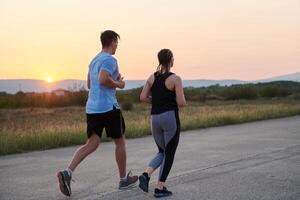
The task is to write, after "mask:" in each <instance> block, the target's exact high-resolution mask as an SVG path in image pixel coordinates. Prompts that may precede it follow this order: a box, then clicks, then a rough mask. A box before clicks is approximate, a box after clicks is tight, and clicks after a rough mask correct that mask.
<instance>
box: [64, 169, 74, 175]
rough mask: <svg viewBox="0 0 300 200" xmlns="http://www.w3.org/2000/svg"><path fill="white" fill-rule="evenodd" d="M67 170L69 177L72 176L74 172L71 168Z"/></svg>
mask: <svg viewBox="0 0 300 200" xmlns="http://www.w3.org/2000/svg"><path fill="white" fill-rule="evenodd" d="M66 170H67V172H68V174H69V176H72V174H73V172H72V170H71V169H70V168H69V167H68V168H67V169H66Z"/></svg>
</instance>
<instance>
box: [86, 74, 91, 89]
mask: <svg viewBox="0 0 300 200" xmlns="http://www.w3.org/2000/svg"><path fill="white" fill-rule="evenodd" d="M86 83H87V88H88V89H90V88H91V79H90V73H88V75H87V80H86Z"/></svg>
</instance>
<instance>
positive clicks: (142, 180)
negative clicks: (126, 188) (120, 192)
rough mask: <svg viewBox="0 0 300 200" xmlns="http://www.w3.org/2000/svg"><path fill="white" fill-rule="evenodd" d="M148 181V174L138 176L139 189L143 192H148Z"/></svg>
mask: <svg viewBox="0 0 300 200" xmlns="http://www.w3.org/2000/svg"><path fill="white" fill-rule="evenodd" d="M149 180H150V177H149V176H148V173H146V172H144V173H143V174H142V175H140V176H139V181H140V184H139V187H140V188H141V189H142V190H143V191H144V192H148V188H149Z"/></svg>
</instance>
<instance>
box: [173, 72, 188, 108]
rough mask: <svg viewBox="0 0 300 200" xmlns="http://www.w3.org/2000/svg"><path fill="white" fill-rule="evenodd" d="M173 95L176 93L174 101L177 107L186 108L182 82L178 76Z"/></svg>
mask: <svg viewBox="0 0 300 200" xmlns="http://www.w3.org/2000/svg"><path fill="white" fill-rule="evenodd" d="M175 93H176V101H177V105H178V106H179V107H183V106H186V101H185V97H184V92H183V86H182V80H181V78H180V77H179V76H176V78H175Z"/></svg>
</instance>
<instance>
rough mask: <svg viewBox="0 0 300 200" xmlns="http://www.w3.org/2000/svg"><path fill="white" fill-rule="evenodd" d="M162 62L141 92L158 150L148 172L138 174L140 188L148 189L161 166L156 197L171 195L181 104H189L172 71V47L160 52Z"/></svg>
mask: <svg viewBox="0 0 300 200" xmlns="http://www.w3.org/2000/svg"><path fill="white" fill-rule="evenodd" d="M157 56H158V61H159V65H158V67H157V70H156V72H155V73H154V74H152V75H151V76H150V77H149V78H148V80H147V82H146V84H145V86H144V88H143V90H142V93H141V95H140V100H141V101H143V102H147V103H151V104H152V108H151V131H152V135H153V137H154V140H155V143H156V145H157V147H158V153H157V154H156V155H155V157H154V158H153V159H152V160H151V161H150V163H149V165H148V167H147V169H146V170H145V172H144V173H143V174H142V175H141V176H139V181H140V183H139V187H140V188H141V189H142V190H143V191H145V192H148V187H149V180H150V177H151V175H152V173H153V172H154V171H155V170H156V169H157V168H158V167H160V173H159V180H158V182H157V187H156V188H155V190H154V196H155V197H165V196H170V195H172V192H171V191H169V190H167V188H166V187H165V182H166V180H167V177H168V175H169V172H170V170H171V168H172V165H173V161H174V156H175V152H176V148H177V145H178V142H179V134H180V121H179V115H178V106H179V107H183V106H185V105H186V101H185V97H184V93H183V87H182V81H181V78H180V77H179V76H178V75H176V74H174V73H172V72H171V71H170V70H171V67H172V66H173V63H174V57H173V53H172V51H171V50H169V49H162V50H160V51H159V52H158V55H157Z"/></svg>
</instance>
